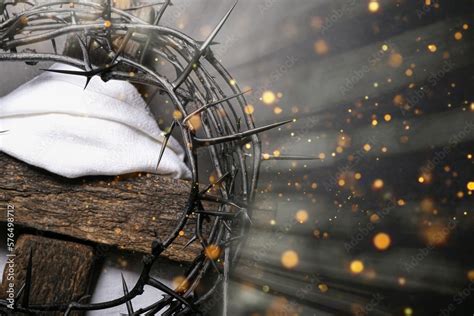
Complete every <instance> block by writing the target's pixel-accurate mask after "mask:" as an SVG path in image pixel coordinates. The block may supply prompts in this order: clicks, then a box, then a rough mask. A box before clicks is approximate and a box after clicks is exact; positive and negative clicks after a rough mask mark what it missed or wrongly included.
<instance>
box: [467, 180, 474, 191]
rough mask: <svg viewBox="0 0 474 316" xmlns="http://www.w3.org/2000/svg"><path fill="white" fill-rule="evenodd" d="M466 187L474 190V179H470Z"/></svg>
mask: <svg viewBox="0 0 474 316" xmlns="http://www.w3.org/2000/svg"><path fill="white" fill-rule="evenodd" d="M466 187H467V189H468V190H469V191H474V181H469V182H468V183H467V185H466Z"/></svg>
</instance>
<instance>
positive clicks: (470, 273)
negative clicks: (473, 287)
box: [467, 269, 474, 282]
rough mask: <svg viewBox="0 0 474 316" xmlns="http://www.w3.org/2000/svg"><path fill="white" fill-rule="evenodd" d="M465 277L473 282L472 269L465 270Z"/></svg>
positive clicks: (473, 273)
mask: <svg viewBox="0 0 474 316" xmlns="http://www.w3.org/2000/svg"><path fill="white" fill-rule="evenodd" d="M467 278H468V280H469V281H471V282H474V269H473V270H469V271H467Z"/></svg>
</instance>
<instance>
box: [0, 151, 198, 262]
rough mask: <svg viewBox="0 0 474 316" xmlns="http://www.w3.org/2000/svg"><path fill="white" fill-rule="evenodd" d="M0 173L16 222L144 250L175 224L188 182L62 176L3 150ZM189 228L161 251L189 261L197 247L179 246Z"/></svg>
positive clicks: (0, 192)
mask: <svg viewBox="0 0 474 316" xmlns="http://www.w3.org/2000/svg"><path fill="white" fill-rule="evenodd" d="M0 173H1V174H2V176H1V177H0V201H2V204H3V203H8V204H10V205H13V206H14V208H15V224H16V225H22V226H25V227H30V228H34V229H37V230H40V231H47V232H53V233H59V234H63V235H67V236H72V237H75V238H78V239H83V240H88V241H92V242H96V243H100V244H105V245H110V246H116V247H118V248H119V249H125V250H131V251H139V252H144V253H148V252H150V250H151V243H152V241H153V239H154V238H155V237H158V238H160V239H161V240H163V239H164V238H165V237H166V236H167V235H168V234H169V233H170V232H171V231H172V230H173V229H174V228H175V227H176V225H177V222H178V218H179V216H180V215H181V214H182V212H183V210H184V208H185V206H186V203H187V199H188V194H189V192H190V188H191V184H190V182H188V181H184V180H175V179H170V178H167V177H163V176H158V175H154V174H145V173H143V174H133V175H126V176H118V177H84V178H78V179H67V178H63V177H60V176H57V175H55V174H52V173H50V172H47V171H45V170H42V169H39V168H35V167H32V166H30V165H28V164H25V163H23V162H20V161H18V160H16V159H14V158H12V157H10V156H8V155H6V154H3V153H0ZM0 221H2V222H5V221H6V212H1V215H0ZM191 222H193V221H192V220H191ZM193 229H194V227H189V228H188V227H186V228H185V230H184V232H185V235H184V236H182V237H181V236H180V237H178V238H177V240H176V242H175V243H173V245H171V246H170V247H169V248H168V249H167V250H165V252H164V253H163V256H165V257H167V258H169V259H171V260H175V261H182V262H189V261H191V260H192V259H193V258H194V257H195V255H196V254H197V253H198V252H199V251H200V247H199V246H198V245H197V243H193V244H191V245H190V246H189V247H188V248H186V250H182V246H184V245H185V244H186V242H187V241H188V240H189V238H190V236H191V235H192V231H193Z"/></svg>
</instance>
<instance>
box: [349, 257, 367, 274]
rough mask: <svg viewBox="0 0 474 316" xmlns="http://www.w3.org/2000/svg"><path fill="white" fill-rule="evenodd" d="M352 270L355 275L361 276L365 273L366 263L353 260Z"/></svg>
mask: <svg viewBox="0 0 474 316" xmlns="http://www.w3.org/2000/svg"><path fill="white" fill-rule="evenodd" d="M350 270H351V272H352V273H354V274H359V273H361V272H362V271H364V263H363V262H362V261H360V260H353V261H352V262H351V264H350Z"/></svg>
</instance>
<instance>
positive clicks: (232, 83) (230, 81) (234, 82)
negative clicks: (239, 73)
mask: <svg viewBox="0 0 474 316" xmlns="http://www.w3.org/2000/svg"><path fill="white" fill-rule="evenodd" d="M229 83H230V85H232V86H235V84H236V83H237V81H235V79H230V80H229Z"/></svg>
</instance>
